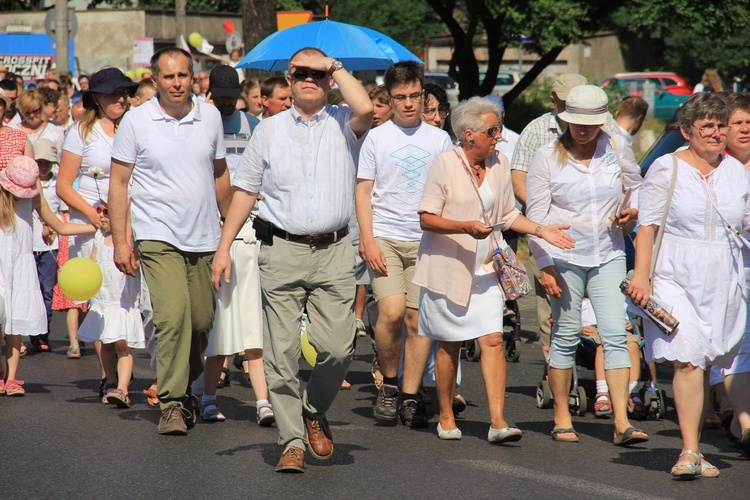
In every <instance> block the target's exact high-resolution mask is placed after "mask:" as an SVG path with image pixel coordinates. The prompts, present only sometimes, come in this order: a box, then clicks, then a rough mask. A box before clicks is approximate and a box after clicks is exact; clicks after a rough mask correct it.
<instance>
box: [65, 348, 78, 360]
mask: <svg viewBox="0 0 750 500" xmlns="http://www.w3.org/2000/svg"><path fill="white" fill-rule="evenodd" d="M65 357H67V358H68V359H80V358H81V348H80V347H75V346H73V347H69V348H68V352H67V353H66V354H65Z"/></svg>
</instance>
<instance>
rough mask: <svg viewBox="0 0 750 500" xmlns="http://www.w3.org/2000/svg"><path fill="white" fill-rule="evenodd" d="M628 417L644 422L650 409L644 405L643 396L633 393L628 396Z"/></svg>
mask: <svg viewBox="0 0 750 500" xmlns="http://www.w3.org/2000/svg"><path fill="white" fill-rule="evenodd" d="M636 398H638V399H636ZM628 415H630V416H631V417H633V418H635V419H636V420H644V419H645V418H646V417H647V416H648V409H647V408H646V405H644V404H643V400H642V399H641V396H640V395H639V394H637V393H631V394H630V395H629V396H628Z"/></svg>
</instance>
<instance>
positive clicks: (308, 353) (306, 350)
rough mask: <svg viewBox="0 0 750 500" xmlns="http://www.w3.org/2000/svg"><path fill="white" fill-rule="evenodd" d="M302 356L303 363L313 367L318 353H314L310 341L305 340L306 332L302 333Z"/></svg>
mask: <svg viewBox="0 0 750 500" xmlns="http://www.w3.org/2000/svg"><path fill="white" fill-rule="evenodd" d="M302 356H304V357H305V361H307V362H308V364H309V365H310V366H315V362H316V361H317V359H318V353H317V352H315V348H314V347H313V346H312V344H310V339H308V338H307V330H304V331H303V332H302Z"/></svg>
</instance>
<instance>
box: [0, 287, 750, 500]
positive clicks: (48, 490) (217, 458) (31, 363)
mask: <svg viewBox="0 0 750 500" xmlns="http://www.w3.org/2000/svg"><path fill="white" fill-rule="evenodd" d="M520 305H521V317H522V328H523V337H524V343H523V345H522V351H521V357H520V361H519V362H517V363H509V364H508V368H507V373H508V387H507V404H506V417H507V418H508V420H509V421H510V422H512V423H514V424H515V425H517V426H518V427H520V428H521V429H522V430H523V431H524V437H523V439H522V440H521V441H520V442H518V443H514V444H512V445H505V446H502V445H493V444H490V443H488V442H487V441H486V437H487V430H488V427H489V423H488V422H489V416H488V410H487V406H486V401H487V398H486V395H485V393H484V386H483V384H482V380H481V370H480V363H475V362H468V361H466V360H464V361H463V362H462V363H463V383H462V385H461V387H460V389H459V391H460V393H461V394H462V395H463V396H464V397H465V398H466V399H467V401H468V403H469V406H468V408H467V409H466V411H465V412H463V413H462V414H461V418H460V419H459V420H458V422H457V423H458V426H459V427H460V428H461V430H462V431H463V440H461V441H441V440H439V439H438V438H437V435H436V425H437V417H436V416H435V415H434V413H435V412H436V408H437V403H434V404H433V408H432V418H431V419H430V426H429V428H428V429H424V430H412V429H408V428H405V427H403V426H401V425H399V426H396V427H381V426H377V425H375V421H374V420H373V418H372V405H373V403H374V401H375V396H376V392H375V388H374V385H373V384H372V377H371V375H370V363H371V360H372V349H371V346H370V340H369V339H368V338H359V339H358V340H357V350H356V354H355V359H354V362H353V363H352V367H351V370H350V372H349V375H348V377H347V380H348V381H349V382H351V383H352V389H351V390H350V391H342V392H341V393H340V395H339V397H338V398H337V400H336V402H335V403H334V406H333V408H332V409H331V411H330V413H329V416H328V418H329V420H330V423H331V430H332V432H333V436H334V443H335V450H334V456H333V458H332V459H330V460H327V461H317V460H315V459H314V458H312V457H311V456H310V454H309V453H307V454H306V457H305V458H306V472H305V474H298V475H288V474H278V473H275V472H274V465H275V464H276V462H277V461H278V458H279V456H280V453H281V447H280V446H279V445H277V443H276V440H277V432H276V429H275V428H273V427H272V428H260V427H258V426H257V425H256V424H255V406H254V401H255V399H254V395H253V391H252V389H251V388H249V387H248V386H246V385H244V384H243V383H241V378H242V377H241V374H240V373H239V372H237V371H236V370H234V368H232V374H231V380H232V385H231V386H230V387H227V388H224V389H220V390H219V391H218V396H219V404H220V406H221V409H222V412H223V413H224V414H225V415H226V416H227V421H226V422H223V423H213V424H208V423H203V422H200V421H199V422H198V425H197V426H196V427H195V428H194V429H192V430H191V431H190V432H189V435H188V436H182V437H181V436H160V435H158V434H157V433H156V424H157V422H158V419H159V411H158V410H156V409H153V408H150V407H149V406H147V405H146V398H145V396H143V395H142V394H141V390H142V389H145V388H146V387H148V385H149V384H150V382H151V380H152V379H153V378H154V375H155V374H154V372H153V371H152V370H151V369H150V368H149V363H148V358H147V356H146V354H145V352H143V351H139V352H138V353H137V354H136V369H135V380H134V382H133V384H132V387H131V398H132V400H133V406H132V407H131V408H130V409H127V410H120V409H116V408H113V407H109V406H105V405H103V404H102V403H101V402H100V401H99V398H98V397H97V390H98V386H99V370H98V367H97V362H96V358H95V356H94V355H93V353H92V351H91V350H89V353H87V354H86V356H84V357H83V358H82V359H80V360H68V359H66V358H65V351H66V349H67V341H66V340H65V339H66V333H65V323H64V317H63V316H62V315H60V314H57V313H56V314H55V317H54V321H53V329H52V330H53V331H52V335H51V337H52V347H53V352H51V353H44V354H34V353H33V352H31V351H33V349H30V353H29V354H28V355H27V356H25V357H24V358H22V360H21V365H20V377H21V378H22V379H24V380H25V381H26V385H25V388H26V390H27V394H26V396H25V397H23V398H8V397H2V398H0V422H1V424H0V443H2V445H1V446H2V450H3V458H2V464H1V465H0V499H37V498H38V499H47V498H62V499H67V498H76V499H89V498H91V499H95V498H96V499H102V498H104V499H110V498H111V499H120V498H122V499H125V498H127V499H140V498H161V499H171V498H180V499H183V500H184V499H192V498H213V499H220V498H239V497H240V496H248V497H254V498H268V499H275V498H282V497H289V496H296V497H307V498H311V497H319V498H351V497H357V498H363V499H370V498H372V499H376V498H377V499H381V498H410V499H412V498H417V499H419V498H431V499H435V498H440V499H443V498H445V499H449V498H554V499H589V498H590V499H602V498H613V499H640V498H679V499H686V498H687V499H690V498H702V499H707V498H721V499H734V498H737V499H740V498H743V499H746V498H748V491H749V490H750V461H748V460H747V459H746V458H744V455H742V454H741V453H740V452H739V450H738V449H737V448H735V447H734V446H733V445H731V444H730V443H729V441H728V440H727V439H726V437H725V435H724V433H723V431H718V430H707V431H705V432H704V437H703V445H702V450H701V451H702V452H703V453H704V454H705V456H706V458H707V459H708V460H709V461H711V462H712V463H713V464H714V465H716V466H717V467H719V469H720V470H721V476H720V477H719V478H717V479H695V480H692V481H676V480H673V479H672V477H671V476H670V474H669V470H670V468H671V466H672V465H673V464H674V462H675V461H676V459H677V454H678V452H679V449H680V433H679V428H678V426H677V423H676V413H675V411H674V408H673V406H672V403H671V399H670V400H669V403H670V408H669V411H668V413H667V417H666V419H664V420H653V419H651V420H648V421H644V422H635V421H634V422H633V423H634V424H636V426H637V427H640V428H642V429H644V430H645V431H646V432H648V433H649V434H650V436H651V440H650V441H649V442H648V443H645V444H642V445H637V446H633V447H631V448H621V447H616V446H613V444H612V432H613V428H612V421H611V420H608V419H596V418H594V417H593V416H592V415H591V413H587V414H586V415H585V416H582V417H574V418H573V422H574V425H575V427H576V429H577V430H578V432H579V433H580V434H581V441H580V443H578V444H566V443H557V442H553V441H552V440H551V439H550V435H549V432H550V430H552V410H551V409H539V408H537V407H536V399H535V391H536V385H537V383H538V382H539V380H540V378H541V375H542V372H543V366H544V362H543V357H542V353H541V347H540V345H539V343H537V342H535V341H534V339H535V338H536V332H535V329H534V328H533V323H534V318H535V317H536V316H535V313H534V300H533V298H529V297H526V298H524V299H522V300H521V302H520ZM309 373H310V372H309V369H307V370H303V371H302V376H303V378H307V377H308V376H309ZM586 376H587V374H586V373H585V372H582V377H584V378H585V377H586ZM670 379H671V373H670V371H669V370H668V368H667V367H664V368H662V369H661V371H660V380H661V383H660V387H662V388H663V389H665V390H666V391H667V393H668V394H669V395H671V394H672V390H671V386H670V384H669V383H668V381H669V380H670ZM428 391H429V393H430V394H431V395H432V396H433V397H435V391H434V384H428Z"/></svg>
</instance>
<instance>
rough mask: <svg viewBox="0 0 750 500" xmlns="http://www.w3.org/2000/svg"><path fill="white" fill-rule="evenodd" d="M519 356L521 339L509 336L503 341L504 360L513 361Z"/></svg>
mask: <svg viewBox="0 0 750 500" xmlns="http://www.w3.org/2000/svg"><path fill="white" fill-rule="evenodd" d="M520 358H521V341H520V340H519V339H514V338H510V339H508V340H506V341H505V360H506V361H508V362H509V363H515V362H516V361H518V360H519V359H520Z"/></svg>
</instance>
